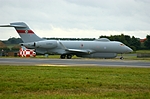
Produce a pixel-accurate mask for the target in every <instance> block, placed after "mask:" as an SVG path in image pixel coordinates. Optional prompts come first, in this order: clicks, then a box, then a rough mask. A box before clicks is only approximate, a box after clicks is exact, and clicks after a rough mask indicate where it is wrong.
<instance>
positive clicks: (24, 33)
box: [0, 22, 42, 43]
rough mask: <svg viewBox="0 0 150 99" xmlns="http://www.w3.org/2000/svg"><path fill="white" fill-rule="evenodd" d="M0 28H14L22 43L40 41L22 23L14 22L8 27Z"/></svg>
mask: <svg viewBox="0 0 150 99" xmlns="http://www.w3.org/2000/svg"><path fill="white" fill-rule="evenodd" d="M0 27H14V28H15V29H16V31H17V32H18V34H19V36H20V37H21V39H22V40H23V42H24V43H27V42H35V41H40V40H42V38H40V37H39V36H37V35H36V34H35V33H34V32H33V31H32V30H31V29H30V28H29V27H28V25H27V24H25V23H24V22H14V23H10V25H0Z"/></svg>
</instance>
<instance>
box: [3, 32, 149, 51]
mask: <svg viewBox="0 0 150 99" xmlns="http://www.w3.org/2000/svg"><path fill="white" fill-rule="evenodd" d="M99 38H108V39H109V40H111V41H120V42H122V43H124V44H125V45H127V46H129V47H131V48H132V49H133V50H134V51H136V50H150V35H147V36H146V41H145V42H140V39H139V38H135V37H134V36H132V37H130V36H129V35H124V34H121V35H111V36H103V35H102V36H99ZM43 39H47V40H84V41H86V40H90V41H93V40H95V38H43ZM2 42H3V43H4V44H19V43H23V41H22V40H21V38H14V37H12V38H9V39H8V40H6V41H2Z"/></svg>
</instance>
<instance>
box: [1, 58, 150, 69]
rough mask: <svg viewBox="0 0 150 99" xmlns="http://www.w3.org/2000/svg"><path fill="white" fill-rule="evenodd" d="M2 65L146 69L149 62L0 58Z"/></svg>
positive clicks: (149, 64) (149, 65) (149, 66)
mask: <svg viewBox="0 0 150 99" xmlns="http://www.w3.org/2000/svg"><path fill="white" fill-rule="evenodd" d="M0 64H3V65H34V66H118V67H148V68H150V62H148V61H147V62H145V61H139V60H117V59H39V58H0Z"/></svg>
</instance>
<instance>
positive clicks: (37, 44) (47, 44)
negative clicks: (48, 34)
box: [33, 40, 57, 49]
mask: <svg viewBox="0 0 150 99" xmlns="http://www.w3.org/2000/svg"><path fill="white" fill-rule="evenodd" d="M33 46H34V47H37V48H49V49H51V48H55V47H57V41H56V40H54V41H53V40H51V41H37V42H34V44H33Z"/></svg>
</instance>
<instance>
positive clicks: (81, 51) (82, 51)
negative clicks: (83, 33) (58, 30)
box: [59, 41, 93, 54]
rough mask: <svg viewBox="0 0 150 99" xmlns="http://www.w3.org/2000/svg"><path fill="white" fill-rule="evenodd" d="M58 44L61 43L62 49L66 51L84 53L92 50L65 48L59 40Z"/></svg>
mask: <svg viewBox="0 0 150 99" xmlns="http://www.w3.org/2000/svg"><path fill="white" fill-rule="evenodd" d="M59 44H60V45H61V47H62V48H63V49H65V50H66V51H68V52H71V53H85V54H90V53H92V52H93V51H91V50H82V49H68V48H66V47H65V46H64V45H63V44H62V43H61V42H60V41H59Z"/></svg>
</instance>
